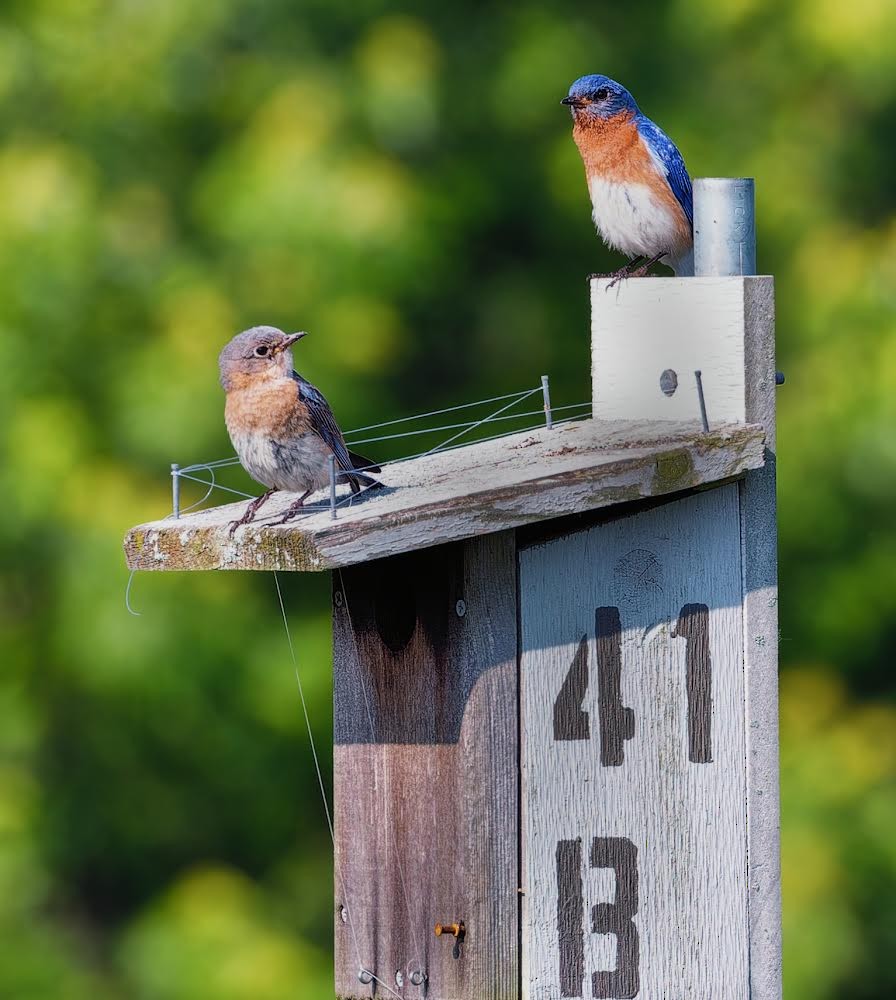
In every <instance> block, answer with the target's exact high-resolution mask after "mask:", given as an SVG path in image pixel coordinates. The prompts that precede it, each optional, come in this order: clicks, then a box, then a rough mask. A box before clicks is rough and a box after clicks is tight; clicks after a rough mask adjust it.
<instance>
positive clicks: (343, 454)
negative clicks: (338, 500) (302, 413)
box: [292, 371, 380, 480]
mask: <svg viewBox="0 0 896 1000" xmlns="http://www.w3.org/2000/svg"><path fill="white" fill-rule="evenodd" d="M292 378H293V380H294V381H295V382H296V384H297V386H298V389H299V399H301V401H302V402H303V403H304V404H305V406H306V407H307V409H308V419H309V420H310V421H311V427H312V429H313V430H314V432H315V433H316V434H317V435H318V436H319V437H321V438H323V440H324V442H325V443H326V444H327V445H329V447H330V448H331V449H332V451H333V454H334V455H335V456H336V464H337V465H338V466H339V468H340V469H343V470H344V471H346V472H351V471H352V470H353V469H358V468H361V469H366V470H369V471H370V472H379V471H380V467H379V466H378V465H374V464H373V462H371V461H370V460H369V459H367V458H364V457H363V456H362V455H356V454H355V453H354V452H351V451H349V450H348V448H347V447H346V445H345V439H344V438H343V436H342V431H341V430H340V429H339V424H337V423H336V418H335V417H334V416H333V411H332V410H331V409H330V404H329V403H328V402H327V401H326V399H325V398H324V394H323V393H322V392H321V391H320V389H318V388H317V387H316V386H314V385H312V384H311V383H310V382H309V381H308V379H306V378H302V376H301V375H300V374H299V373H298V372H297V371H294V372H292ZM359 478H360V479H362V480H365V479H367V477H366V476H360V477H359Z"/></svg>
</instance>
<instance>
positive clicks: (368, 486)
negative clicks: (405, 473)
mask: <svg viewBox="0 0 896 1000" xmlns="http://www.w3.org/2000/svg"><path fill="white" fill-rule="evenodd" d="M340 479H342V480H343V482H344V481H345V480H346V479H347V480H348V484H349V486H350V487H351V490H352V493H360V492H361V490H362V489H364V490H378V489H382V486H383V484H382V483H381V482H380V481H379V480H378V479H372V478H371V477H370V476H365V475H364V473H363V472H343V473H341V474H340Z"/></svg>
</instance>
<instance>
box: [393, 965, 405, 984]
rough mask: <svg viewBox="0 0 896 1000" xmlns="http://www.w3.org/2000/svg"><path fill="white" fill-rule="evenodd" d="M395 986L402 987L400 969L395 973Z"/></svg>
mask: <svg viewBox="0 0 896 1000" xmlns="http://www.w3.org/2000/svg"><path fill="white" fill-rule="evenodd" d="M395 985H396V986H404V973H403V972H402V971H401V969H399V970H398V971H397V972H396V973H395Z"/></svg>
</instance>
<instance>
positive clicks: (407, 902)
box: [337, 567, 423, 971]
mask: <svg viewBox="0 0 896 1000" xmlns="http://www.w3.org/2000/svg"><path fill="white" fill-rule="evenodd" d="M337 572H338V573H339V588H340V590H341V591H342V602H343V604H344V605H345V614H346V617H347V618H348V630H349V633H350V635H351V637H352V646H353V647H354V650H355V663H356V664H357V665H358V681H359V683H360V687H361V694H362V695H363V696H364V710H365V712H366V713H367V723H368V725H369V726H370V739H371V741H372V743H373V745H374V746H376V727H375V726H374V724H373V712H372V711H371V710H370V699H369V698H368V697H367V685H366V684H365V683H364V674H363V673H362V671H361V652H360V650H359V649H358V640H357V637H356V636H355V623H354V621H353V619H352V609H351V607H350V606H349V603H348V591H347V590H346V589H345V580H344V579H343V577H342V567H339V568H338V569H337ZM383 773H384V774H385V768H384V770H383ZM384 830H385V832H386V854H387V856H388V855H389V854H390V853H391V850H392V838H391V835H390V834H391V827H390V826H389V824H388V823H386V824H384ZM395 867H396V868H397V869H398V878H399V881H400V882H401V894H402V896H403V897H404V908H405V910H406V911H407V915H408V928H409V930H410V932H411V935H412V939H413V945H414V948H415V949H416V951H417V954H416V956H415V958H414V961H415V964H416V965H417V967H418V968H420V967H421V966H422V964H423V963H422V961H421V956H422V955H423V949H422V948H421V947H420V939H419V938H418V936H417V926H416V923H415V921H414V915H413V913H412V912H411V900H410V896H409V894H408V887H407V883H406V882H405V878H404V868H403V867H402V865H401V860H400V859H399V858H398V856H397V851H396V858H395ZM408 965H410V962H409V963H408ZM421 971H422V969H421Z"/></svg>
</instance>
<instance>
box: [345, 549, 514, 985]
mask: <svg viewBox="0 0 896 1000" xmlns="http://www.w3.org/2000/svg"><path fill="white" fill-rule="evenodd" d="M334 587H335V588H336V592H337V596H336V602H335V607H334V639H335V684H334V687H335V743H336V745H335V750H334V758H335V759H334V765H335V769H334V785H335V815H336V920H335V927H336V934H335V937H336V992H337V994H338V996H340V997H371V996H374V995H375V996H377V997H384V996H388V995H389V994H387V993H386V992H385V991H384V990H383V989H382V987H379V988H377V990H376V992H375V993H374V991H373V990H372V988H371V986H364V985H362V984H361V983H360V982H359V981H358V967H359V964H360V965H363V966H365V967H366V968H368V969H370V970H372V971H374V972H375V973H376V975H377V976H378V977H379V978H381V979H383V980H384V981H385V982H386V983H388V984H389V985H390V987H391V988H392V989H393V990H395V991H396V992H398V993H399V994H400V995H401V996H407V997H411V998H416V997H421V998H422V997H426V998H427V1000H511V998H515V997H517V996H518V982H519V970H518V957H519V956H518V921H519V895H518V892H517V888H518V882H517V879H518V839H519V838H518V809H517V777H518V770H517V769H518V756H517V746H518V720H517V702H518V691H517V625H516V614H517V610H516V558H515V547H514V539H513V534H512V533H511V532H503V533H498V534H493V535H489V536H487V537H484V538H480V539H475V540H473V541H469V542H465V543H455V544H452V545H443V546H440V547H439V548H437V549H430V550H424V551H422V552H419V553H413V554H409V555H403V556H398V557H395V558H392V559H388V560H381V561H378V562H373V563H370V564H368V565H365V566H363V567H357V568H354V569H348V570H345V571H344V572H342V573H340V574H337V575H336V576H335V577H334ZM343 587H344V592H343ZM459 600H462V601H464V602H465V613H464V614H463V616H462V617H460V616H459V615H458V613H457V602H458V601H459ZM368 705H369V709H370V718H371V719H372V726H371V723H370V721H369V719H368ZM402 879H403V883H402ZM405 895H406V896H407V899H406V898H405ZM342 906H345V907H346V908H347V910H348V918H349V919H348V920H345V921H343V919H342V917H341V915H340V907H342ZM455 921H463V922H464V924H465V926H466V936H465V939H464V941H463V943H462V944H461V945H460V948H459V953H458V957H456V958H455V957H454V942H453V940H452V939H451V938H449V937H441V938H437V937H436V936H435V934H434V933H433V928H434V925H435V924H436V923H437V922H444V923H453V922H455ZM352 926H354V928H355V933H356V935H357V939H358V948H357V949H356V947H355V941H354V938H353V934H352ZM415 969H420V970H425V971H426V973H427V975H428V981H427V985H426V989H424V988H423V987H418V986H414V985H411V983H410V975H411V973H412V972H413V971H414V970H415ZM397 971H401V973H402V977H403V985H402V986H401V987H399V986H398V985H397V982H396V978H395V974H396V972H397Z"/></svg>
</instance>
